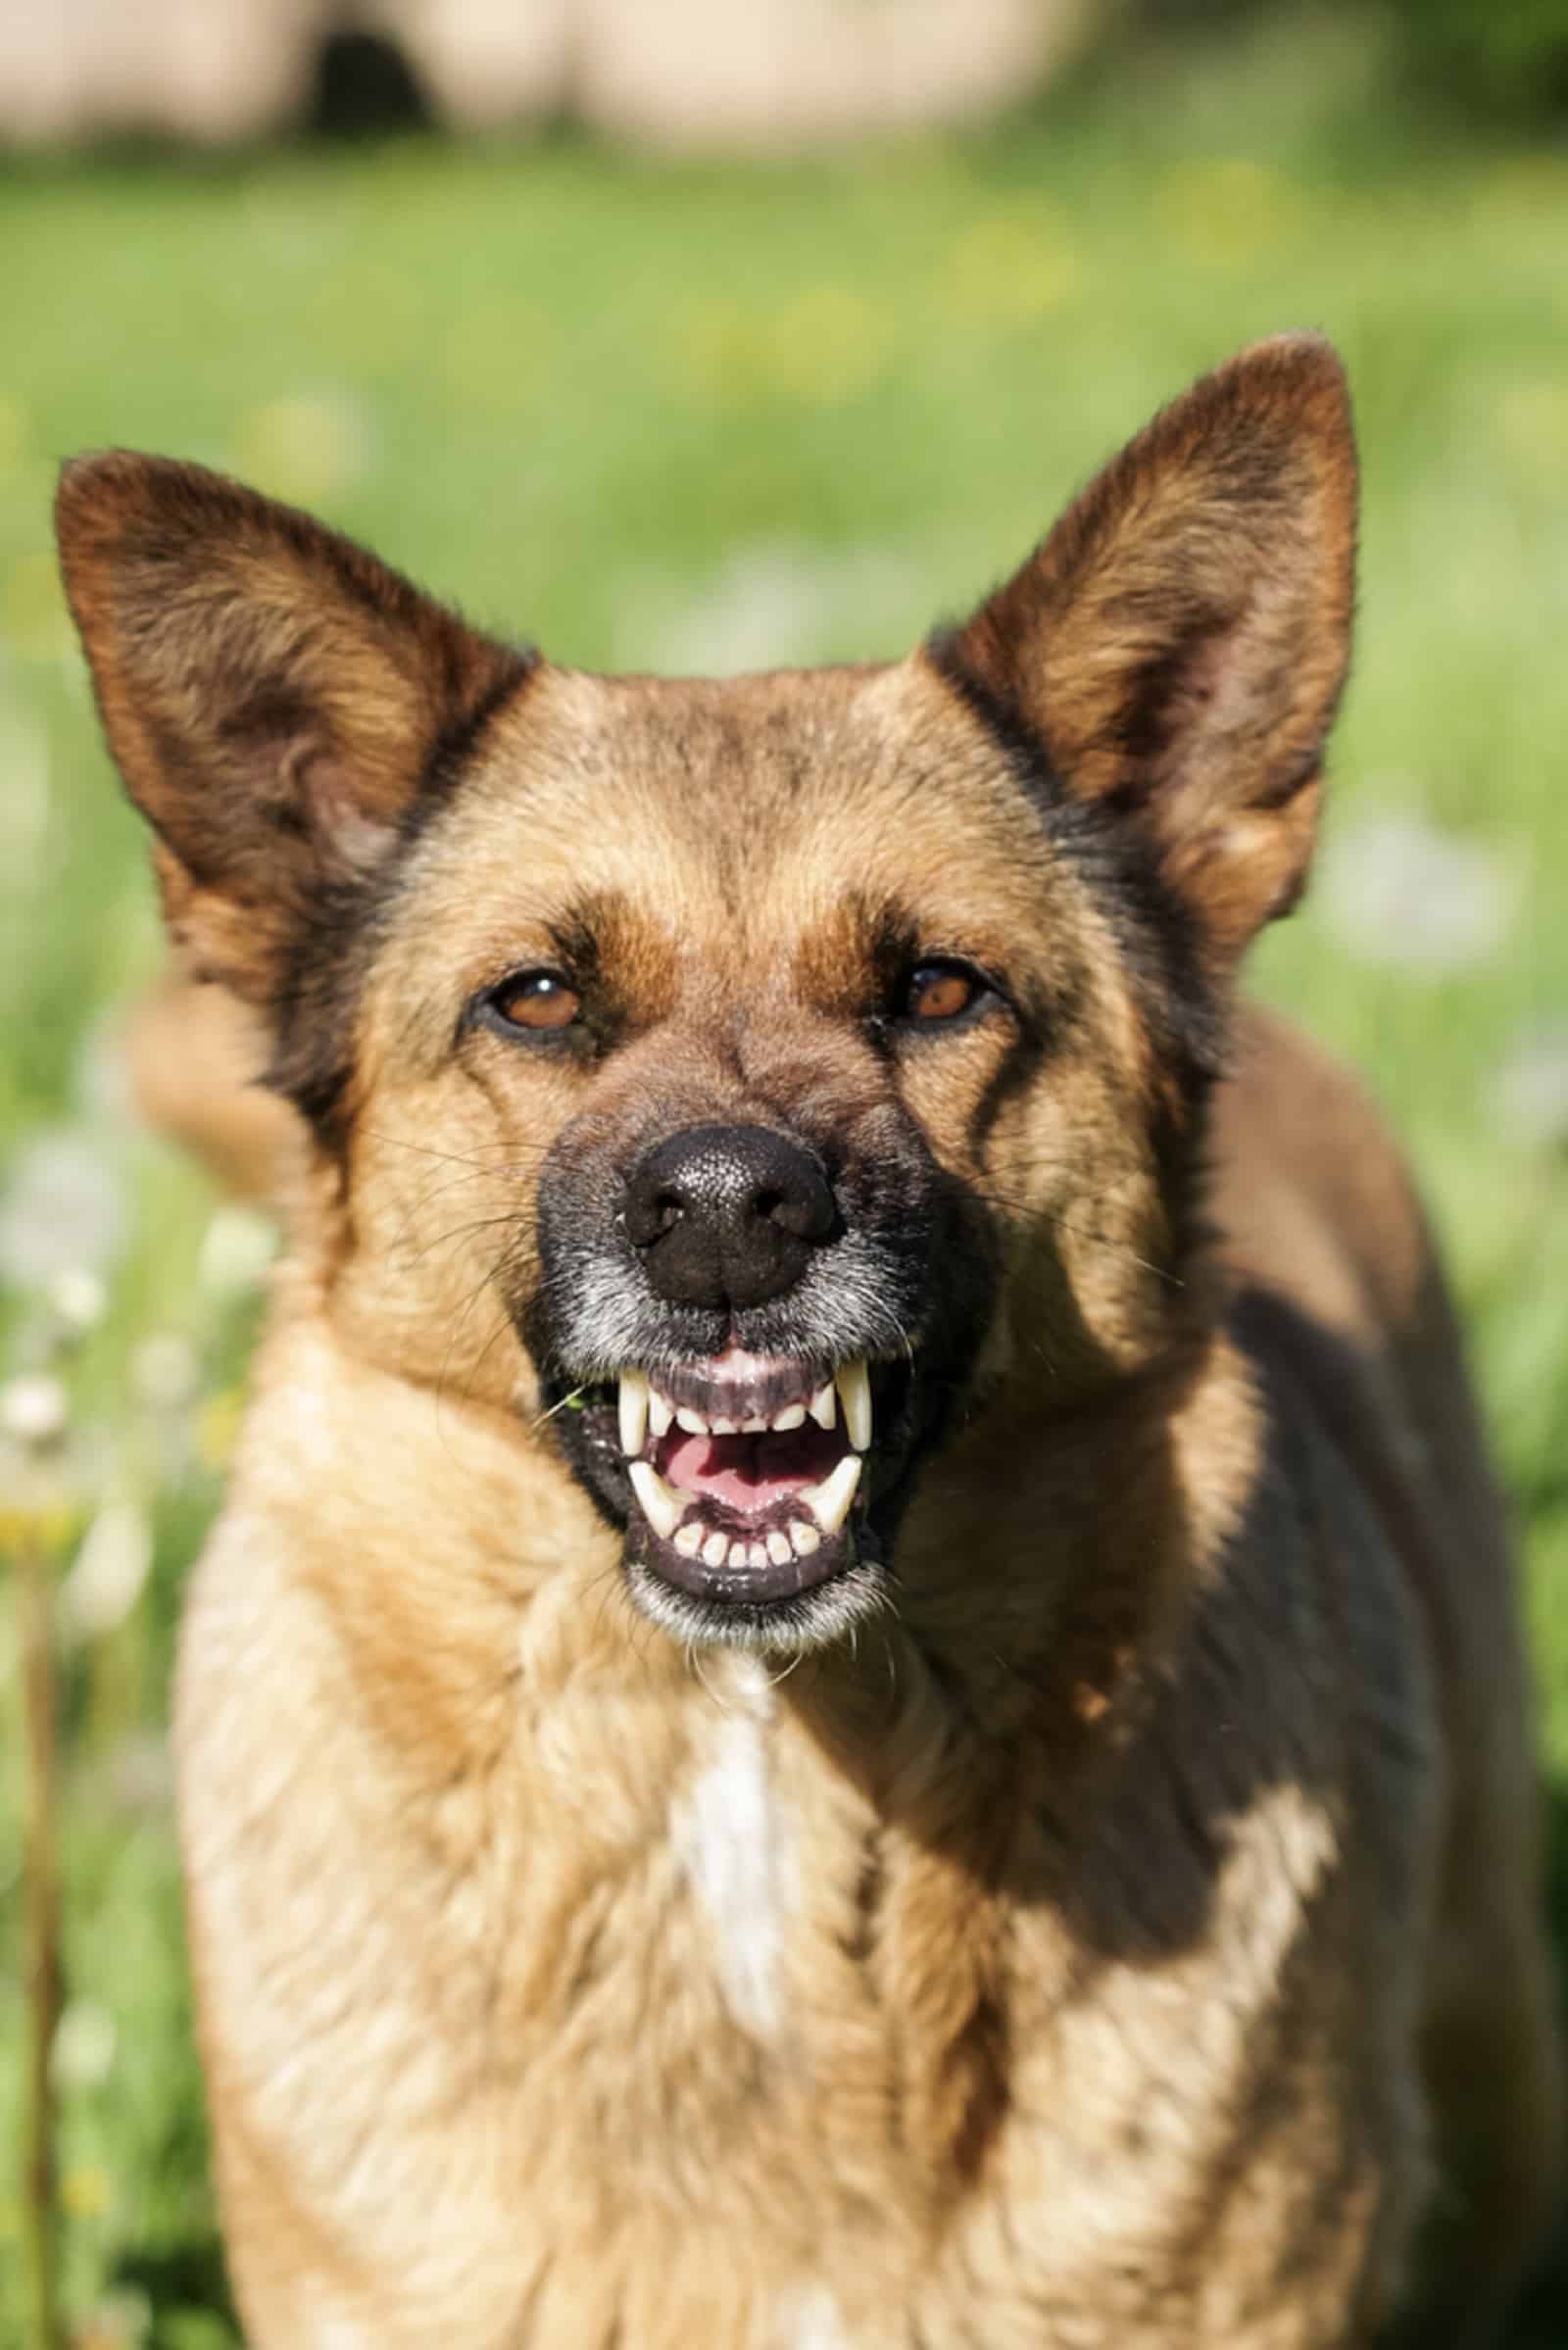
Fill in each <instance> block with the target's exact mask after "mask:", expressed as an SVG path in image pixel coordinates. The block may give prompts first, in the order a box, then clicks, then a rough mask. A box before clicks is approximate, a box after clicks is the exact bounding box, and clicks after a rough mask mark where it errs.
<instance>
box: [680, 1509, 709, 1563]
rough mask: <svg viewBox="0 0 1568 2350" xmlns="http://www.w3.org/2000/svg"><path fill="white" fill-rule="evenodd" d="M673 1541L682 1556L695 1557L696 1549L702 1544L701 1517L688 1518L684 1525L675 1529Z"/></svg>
mask: <svg viewBox="0 0 1568 2350" xmlns="http://www.w3.org/2000/svg"><path fill="white" fill-rule="evenodd" d="M674 1542H675V1547H676V1549H677V1550H678V1551H679V1552H680V1554H681V1556H682V1558H695V1557H696V1556H697V1553H698V1551H699V1550H700V1549H701V1548H702V1546H703V1522H702V1520H701V1518H688V1519H687V1521H686V1523H685V1525H684V1526H681V1527H678V1528H677V1529H676V1533H675V1537H674Z"/></svg>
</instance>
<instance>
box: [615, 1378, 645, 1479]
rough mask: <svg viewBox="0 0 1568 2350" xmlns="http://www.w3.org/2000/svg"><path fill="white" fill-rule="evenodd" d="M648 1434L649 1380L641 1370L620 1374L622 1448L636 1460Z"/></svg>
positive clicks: (627, 1456) (628, 1455)
mask: <svg viewBox="0 0 1568 2350" xmlns="http://www.w3.org/2000/svg"><path fill="white" fill-rule="evenodd" d="M647 1434H648V1382H647V1380H646V1378H645V1377H644V1376H643V1374H642V1372H641V1371H622V1373H621V1375H620V1448H621V1450H622V1452H624V1453H625V1455H626V1458H627V1459H628V1460H635V1459H636V1458H637V1455H638V1453H639V1452H640V1451H641V1450H642V1448H643V1440H644V1438H645V1437H646V1436H647Z"/></svg>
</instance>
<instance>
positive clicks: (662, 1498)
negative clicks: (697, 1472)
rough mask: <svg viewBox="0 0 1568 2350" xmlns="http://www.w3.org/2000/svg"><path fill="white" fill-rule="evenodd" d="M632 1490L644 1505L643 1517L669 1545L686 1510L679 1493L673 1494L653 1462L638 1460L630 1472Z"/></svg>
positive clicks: (628, 1472)
mask: <svg viewBox="0 0 1568 2350" xmlns="http://www.w3.org/2000/svg"><path fill="white" fill-rule="evenodd" d="M627 1474H628V1476H629V1477H630V1478H631V1490H632V1492H633V1493H635V1494H636V1496H637V1498H638V1500H639V1501H640V1502H641V1504H642V1512H643V1516H644V1517H645V1518H646V1519H647V1520H648V1523H649V1525H650V1526H651V1527H652V1528H653V1530H654V1532H655V1534H660V1535H662V1536H663V1538H664V1540H665V1542H668V1540H669V1538H670V1536H671V1535H672V1534H673V1533H674V1531H675V1529H676V1527H677V1526H678V1525H679V1524H680V1521H681V1513H682V1512H683V1510H684V1509H685V1507H686V1504H685V1502H684V1501H683V1500H682V1499H681V1497H680V1495H679V1494H678V1493H671V1492H670V1490H669V1488H668V1486H667V1485H666V1484H665V1483H664V1480H663V1479H662V1477H661V1476H660V1474H659V1471H658V1470H657V1469H656V1468H655V1467H654V1465H653V1463H652V1461H647V1460H634V1461H633V1462H632V1464H631V1467H630V1469H629V1470H628V1471H627Z"/></svg>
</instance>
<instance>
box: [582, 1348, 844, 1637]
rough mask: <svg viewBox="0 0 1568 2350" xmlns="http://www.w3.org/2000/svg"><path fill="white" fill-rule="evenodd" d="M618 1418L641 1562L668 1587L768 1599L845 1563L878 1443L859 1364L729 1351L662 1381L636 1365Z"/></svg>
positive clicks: (629, 1371)
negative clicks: (865, 1474) (867, 1465)
mask: <svg viewBox="0 0 1568 2350" xmlns="http://www.w3.org/2000/svg"><path fill="white" fill-rule="evenodd" d="M617 1419H618V1427H619V1436H620V1448H621V1452H622V1454H623V1456H624V1459H625V1464H626V1474H627V1477H628V1479H629V1482H630V1485H631V1491H632V1495H633V1499H634V1505H635V1509H636V1512H637V1514H638V1516H639V1517H640V1518H641V1521H642V1526H641V1529H640V1531H641V1532H642V1534H643V1536H644V1538H645V1539H644V1542H643V1544H642V1548H643V1553H644V1560H645V1563H646V1564H647V1565H648V1566H650V1567H652V1568H653V1569H654V1571H655V1572H656V1573H658V1574H659V1575H661V1576H662V1578H663V1579H664V1581H665V1582H668V1583H673V1584H675V1585H676V1586H677V1587H678V1588H679V1589H680V1590H682V1591H689V1592H691V1593H692V1594H693V1595H694V1596H695V1597H699V1598H704V1599H718V1600H741V1601H743V1602H745V1601H750V1602H754V1603H755V1602H763V1603H765V1602H767V1601H770V1600H775V1599H779V1598H785V1597H790V1596H793V1595H794V1594H795V1593H797V1592H800V1591H808V1590H810V1589H812V1588H813V1587H814V1586H815V1585H817V1584H819V1583H824V1582H826V1581H827V1580H828V1578H829V1577H830V1576H832V1575H834V1574H835V1573H837V1572H838V1571H839V1569H840V1568H841V1567H842V1566H843V1565H844V1564H845V1563H846V1559H847V1558H848V1556H849V1555H850V1554H851V1551H852V1548H853V1541H852V1537H851V1535H850V1531H849V1520H850V1517H851V1514H852V1511H853V1509H854V1507H855V1504H856V1501H857V1499H858V1498H860V1499H861V1501H862V1504H863V1494H862V1493H861V1483H862V1470H863V1467H864V1455H865V1453H866V1451H867V1449H868V1448H869V1445H870V1442H871V1427H872V1404H871V1388H870V1378H869V1373H868V1370H867V1366H866V1364H865V1362H864V1360H863V1359H860V1360H858V1361H854V1362H848V1363H841V1364H839V1365H837V1366H836V1367H829V1366H827V1365H824V1364H821V1363H812V1362H810V1361H809V1360H807V1359H805V1358H803V1357H791V1356H770V1355H757V1354H749V1353H747V1352H745V1351H744V1350H743V1349H742V1348H740V1347H738V1346H730V1347H727V1348H726V1349H725V1351H724V1352H723V1353H722V1354H718V1355H711V1356H709V1357H707V1358H706V1359H704V1360H701V1361H695V1362H685V1363H680V1364H677V1365H675V1366H673V1367H671V1368H669V1369H667V1370H663V1371H660V1372H653V1373H649V1372H644V1371H641V1370H639V1369H637V1368H636V1367H635V1366H633V1365H628V1366H627V1367H626V1368H625V1369H624V1370H623V1371H622V1372H621V1375H620V1380H619V1383H618V1392H617Z"/></svg>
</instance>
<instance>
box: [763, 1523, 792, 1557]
mask: <svg viewBox="0 0 1568 2350" xmlns="http://www.w3.org/2000/svg"><path fill="white" fill-rule="evenodd" d="M767 1555H768V1557H769V1558H770V1559H771V1560H772V1561H773V1564H774V1566H775V1567H787V1566H788V1565H789V1563H790V1559H791V1557H792V1555H793V1553H792V1552H791V1549H790V1538H789V1536H788V1535H787V1534H786V1533H785V1532H784V1530H783V1528H782V1527H780V1526H775V1527H774V1529H773V1531H772V1533H771V1534H770V1535H769V1536H768V1538H767Z"/></svg>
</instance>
